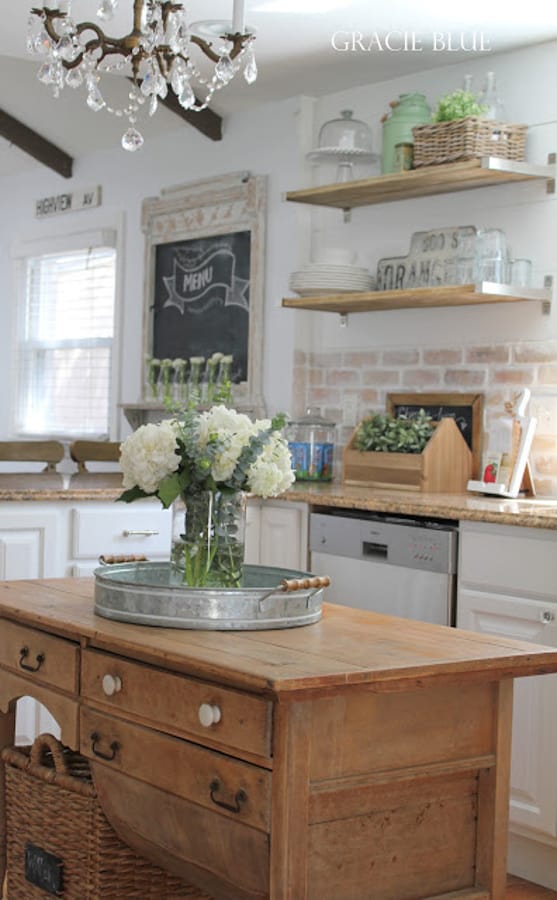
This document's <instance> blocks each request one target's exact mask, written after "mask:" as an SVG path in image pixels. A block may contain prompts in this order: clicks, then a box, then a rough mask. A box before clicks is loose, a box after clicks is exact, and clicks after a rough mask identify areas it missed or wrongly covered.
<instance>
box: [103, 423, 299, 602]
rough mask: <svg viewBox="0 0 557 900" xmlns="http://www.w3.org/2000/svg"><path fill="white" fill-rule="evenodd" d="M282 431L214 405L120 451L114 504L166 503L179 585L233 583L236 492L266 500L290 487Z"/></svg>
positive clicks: (238, 528)
mask: <svg viewBox="0 0 557 900" xmlns="http://www.w3.org/2000/svg"><path fill="white" fill-rule="evenodd" d="M284 424H285V419H284V417H283V416H276V417H275V418H274V419H272V420H270V419H259V420H256V421H255V422H252V420H251V419H250V418H249V416H247V415H244V414H243V413H238V412H236V410H233V409H229V408H227V407H225V406H220V405H219V406H213V407H212V408H211V409H209V410H207V411H205V412H197V411H195V410H188V411H187V412H186V413H185V414H184V416H183V417H182V418H181V419H170V420H165V421H163V422H161V423H160V424H158V425H142V426H141V427H140V428H138V429H137V431H135V432H134V433H133V434H131V435H130V437H128V438H127V439H126V440H125V441H124V443H123V444H122V447H121V457H120V466H121V469H122V473H123V485H124V492H123V493H122V495H121V497H120V499H121V500H124V501H126V502H130V501H132V500H137V499H138V498H140V497H152V496H155V497H158V498H159V500H160V501H161V503H162V505H163V506H164V507H165V508H167V507H169V506H170V505H171V504H174V523H175V525H174V528H173V547H172V562H173V564H174V567H175V568H176V569H178V570H179V571H181V572H182V573H183V580H184V582H185V583H187V584H189V585H196V586H225V587H236V586H238V585H239V584H240V580H241V575H242V563H243V549H244V548H243V533H242V522H241V511H242V509H243V497H244V492H245V491H248V492H250V493H253V494H256V495H257V496H260V497H274V496H276V495H277V494H281V493H282V492H283V491H285V490H286V489H287V488H288V487H289V486H290V485H291V484H292V482H293V481H294V477H295V476H294V472H293V470H292V461H291V456H290V451H289V449H288V444H287V442H286V439H285V438H284V437H283V436H282V434H281V429H282V428H283V427H284ZM184 514H185V515H184Z"/></svg>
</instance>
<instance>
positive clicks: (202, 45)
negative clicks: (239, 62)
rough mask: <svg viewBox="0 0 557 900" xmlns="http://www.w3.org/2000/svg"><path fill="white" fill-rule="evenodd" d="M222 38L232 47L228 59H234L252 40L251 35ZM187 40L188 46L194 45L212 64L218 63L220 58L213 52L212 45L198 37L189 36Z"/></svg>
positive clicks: (194, 35) (224, 35)
mask: <svg viewBox="0 0 557 900" xmlns="http://www.w3.org/2000/svg"><path fill="white" fill-rule="evenodd" d="M222 37H223V38H224V39H225V40H227V41H230V43H231V44H232V45H233V47H232V50H231V51H230V53H229V56H230V59H236V57H237V56H239V54H240V53H241V52H242V50H243V49H244V45H245V44H247V43H248V42H249V41H251V40H252V35H251V34H223V35H222ZM188 40H189V42H190V44H196V45H197V46H198V47H199V49H200V50H202V51H203V53H204V54H205V56H207V57H208V58H209V59H210V60H211V61H212V62H214V63H218V62H219V60H220V59H221V58H222V57H221V55H220V53H216V52H215V50H213V45H212V44H211V43H210V42H208V41H205V40H203V38H202V37H199V35H197V34H190V36H189V38H188Z"/></svg>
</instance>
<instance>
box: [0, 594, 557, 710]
mask: <svg viewBox="0 0 557 900" xmlns="http://www.w3.org/2000/svg"><path fill="white" fill-rule="evenodd" d="M0 616H3V617H5V618H7V619H10V620H12V621H17V622H19V623H21V624H24V625H30V626H32V627H35V628H39V629H41V630H45V631H49V632H52V633H54V634H57V635H60V636H62V637H66V638H70V639H73V640H77V641H80V642H81V643H82V645H84V646H90V647H96V648H98V649H102V650H106V651H109V652H114V653H119V654H122V655H124V656H128V657H130V658H133V659H138V660H142V661H143V662H148V663H151V664H153V665H157V666H159V667H162V668H169V669H172V670H173V671H177V672H183V673H186V674H189V675H193V676H195V677H200V678H204V679H209V680H218V681H219V682H220V683H226V684H229V685H231V686H235V687H238V688H241V689H247V690H252V691H255V692H258V693H260V692H263V693H273V694H279V695H281V696H282V697H283V698H286V696H288V695H289V694H292V693H298V694H299V692H308V691H309V692H314V691H325V692H326V691H327V690H328V689H331V688H338V687H339V686H342V685H347V686H348V685H351V686H354V685H360V686H361V687H362V688H367V689H371V690H374V691H397V690H407V689H408V688H409V687H412V686H414V687H420V686H425V685H428V684H432V683H436V684H439V683H447V684H450V683H454V682H455V681H461V680H462V679H463V678H466V679H468V680H473V679H483V680H485V678H486V676H487V677H488V678H489V679H493V680H498V679H501V678H514V677H519V676H522V675H536V674H545V673H549V672H557V648H550V647H543V646H540V645H538V644H530V643H526V642H523V641H515V640H510V639H507V638H503V637H499V636H486V635H479V634H475V633H472V632H467V631H461V630H456V629H453V628H448V627H446V626H442V625H430V624H428V623H425V622H414V621H411V620H408V619H398V618H394V617H391V616H384V615H379V614H377V613H371V612H364V611H362V610H357V609H352V608H349V607H345V606H336V605H332V604H324V605H323V617H322V619H321V621H319V622H317V623H316V624H314V625H307V626H302V627H298V628H287V629H275V630H270V631H237V632H223V631H197V630H185V629H176V628H158V627H150V626H149V627H148V626H143V625H132V624H127V623H121V622H114V621H112V620H109V619H105V618H102V617H100V616H98V615H96V614H95V612H94V579H91V578H64V579H43V580H34V581H11V582H10V581H7V582H2V583H1V584H0Z"/></svg>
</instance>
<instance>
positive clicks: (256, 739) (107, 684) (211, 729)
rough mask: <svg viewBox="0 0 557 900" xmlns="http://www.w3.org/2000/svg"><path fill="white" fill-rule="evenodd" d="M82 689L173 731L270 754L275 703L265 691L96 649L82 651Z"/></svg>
mask: <svg viewBox="0 0 557 900" xmlns="http://www.w3.org/2000/svg"><path fill="white" fill-rule="evenodd" d="M81 693H82V696H83V697H84V698H86V699H87V700H89V701H91V703H94V704H105V705H107V706H109V707H110V708H111V710H118V711H121V712H125V713H127V714H131V715H133V716H135V717H137V719H139V720H141V721H142V722H145V723H146V724H147V725H152V726H153V727H155V728H157V727H158V728H164V730H165V731H169V732H170V733H172V734H176V735H185V736H187V737H192V738H194V739H195V738H199V739H201V741H202V742H203V743H208V744H211V745H218V746H219V747H222V748H224V749H226V750H227V751H228V749H230V750H231V751H232V752H234V753H236V752H240V753H241V752H246V753H249V754H253V755H255V756H260V757H263V758H265V759H268V758H269V757H270V755H271V728H272V704H271V702H270V701H269V700H265V699H263V698H262V697H256V696H253V695H252V694H245V693H243V692H241V691H234V690H232V689H229V688H223V687H220V686H218V685H215V684H211V683H209V682H203V681H198V680H196V679H193V678H189V677H188V676H186V675H179V674H174V673H172V672H168V671H164V672H163V671H161V670H159V669H156V668H154V667H153V666H148V665H144V664H142V663H138V662H134V661H131V660H127V659H124V658H122V657H119V656H114V655H112V654H110V653H103V652H101V651H98V650H85V651H84V652H83V657H82V669H81Z"/></svg>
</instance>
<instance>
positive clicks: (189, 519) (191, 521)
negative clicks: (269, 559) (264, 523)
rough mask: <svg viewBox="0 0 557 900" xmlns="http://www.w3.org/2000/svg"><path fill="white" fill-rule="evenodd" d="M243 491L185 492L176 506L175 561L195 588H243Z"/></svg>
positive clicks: (173, 563)
mask: <svg viewBox="0 0 557 900" xmlns="http://www.w3.org/2000/svg"><path fill="white" fill-rule="evenodd" d="M245 521H246V500H245V494H244V492H243V491H230V492H226V491H198V492H196V493H187V492H186V493H184V494H182V495H181V496H180V497H179V498H177V499H176V500H175V501H174V504H173V507H172V549H171V557H170V559H171V564H172V567H173V569H174V571H175V572H177V573H178V574H179V575H180V576H181V579H182V581H183V583H184V584H187V585H190V586H191V587H222V588H235V587H239V586H240V583H241V580H242V566H243V563H244V536H245Z"/></svg>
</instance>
